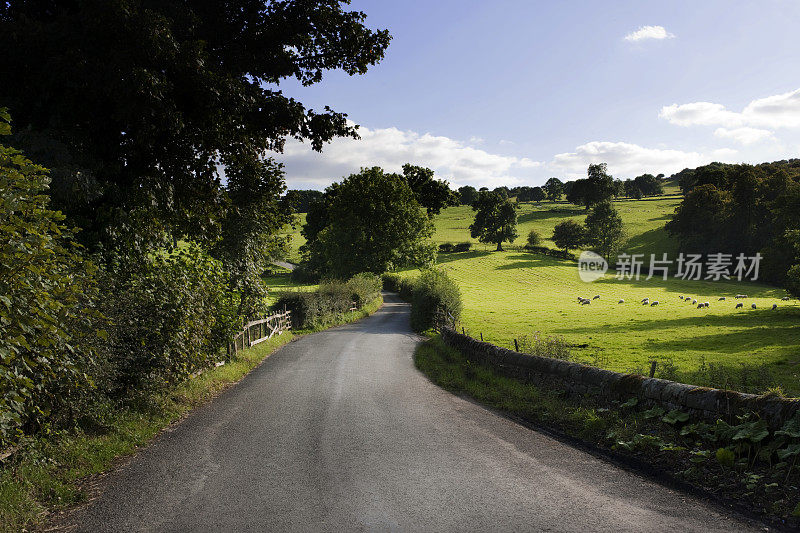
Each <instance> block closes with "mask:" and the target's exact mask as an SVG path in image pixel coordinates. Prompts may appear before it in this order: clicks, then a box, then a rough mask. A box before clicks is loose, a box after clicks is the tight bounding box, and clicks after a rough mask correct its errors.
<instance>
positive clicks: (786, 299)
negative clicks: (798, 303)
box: [781, 296, 789, 302]
mask: <svg viewBox="0 0 800 533" xmlns="http://www.w3.org/2000/svg"><path fill="white" fill-rule="evenodd" d="M781 300H783V301H784V302H788V301H789V297H788V296H784V297H783V298H781Z"/></svg>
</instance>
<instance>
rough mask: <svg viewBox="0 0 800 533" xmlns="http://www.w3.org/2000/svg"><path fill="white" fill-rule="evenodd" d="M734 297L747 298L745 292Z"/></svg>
mask: <svg viewBox="0 0 800 533" xmlns="http://www.w3.org/2000/svg"><path fill="white" fill-rule="evenodd" d="M734 298H747V295H746V294H737V295H736V296H734Z"/></svg>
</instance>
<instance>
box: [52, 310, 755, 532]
mask: <svg viewBox="0 0 800 533" xmlns="http://www.w3.org/2000/svg"><path fill="white" fill-rule="evenodd" d="M408 315H409V309H408V306H407V304H405V303H402V302H400V301H399V300H398V299H397V298H396V297H395V296H393V295H386V304H385V305H384V306H383V307H382V308H381V309H380V310H379V311H378V312H376V313H375V314H374V315H373V316H371V317H368V318H366V319H364V320H361V321H359V322H357V323H353V324H350V325H347V326H342V327H338V328H334V329H330V330H327V331H324V332H321V333H316V334H313V335H308V336H305V337H302V338H300V339H298V340H297V341H295V342H292V343H290V344H288V345H287V346H285V347H283V348H282V349H280V350H279V351H277V352H276V353H275V354H273V355H272V356H270V357H269V358H268V359H267V360H266V361H265V362H264V363H263V364H262V365H261V366H260V367H258V368H257V369H256V370H254V371H253V372H252V373H251V374H250V375H248V376H247V377H246V378H245V379H244V380H243V381H242V382H241V383H239V384H238V385H236V386H234V387H232V388H230V389H229V390H227V391H226V392H225V393H224V394H222V395H221V396H220V397H218V398H217V399H215V400H214V401H213V402H211V403H209V404H207V405H205V406H203V407H201V408H199V409H197V410H196V411H195V412H194V413H192V414H191V415H190V416H189V417H188V418H187V419H186V420H184V421H183V422H182V423H180V424H177V425H176V426H174V427H173V428H171V429H170V430H168V431H167V432H165V433H163V434H162V435H161V436H160V437H158V438H157V439H156V440H155V442H154V443H153V444H152V445H151V446H149V447H148V448H146V449H144V450H143V451H142V452H140V453H139V454H138V455H137V456H136V457H135V458H134V459H133V460H132V461H131V462H130V463H129V464H128V465H126V466H125V467H123V468H121V469H120V470H119V471H118V472H115V473H112V474H111V475H109V476H108V477H107V478H106V479H105V480H103V481H102V482H101V485H102V488H103V490H102V492H101V495H100V496H99V498H98V499H97V500H95V501H94V502H93V503H92V504H90V505H88V506H86V507H85V508H83V509H80V510H78V511H77V512H75V513H73V514H72V515H71V516H70V517H69V518H68V522H69V523H71V524H72V525H73V526H74V527H76V529H77V530H79V531H91V532H96V531H125V532H128V531H175V532H186V531H332V532H333V531H335V532H343V531H386V530H391V531H581V532H583V531H747V530H752V531H756V530H763V527H759V526H758V525H757V524H752V523H748V522H746V521H743V519H741V518H737V517H736V516H731V515H730V514H727V513H725V512H724V511H720V510H719V509H718V508H716V507H714V506H712V505H711V504H707V503H705V502H703V501H701V500H698V499H696V498H694V497H691V496H687V495H685V494H682V493H680V492H676V491H673V490H670V489H667V488H664V487H663V486H661V485H658V484H656V483H654V482H651V481H649V480H647V479H645V478H642V477H639V476H638V475H636V474H633V473H630V472H627V471H625V470H622V469H620V468H618V467H616V466H613V465H611V464H609V463H606V462H604V461H603V460H601V459H598V458H595V457H594V456H592V455H589V454H587V453H585V452H583V451H580V450H577V449H575V448H572V447H570V446H569V445H567V444H564V443H561V442H559V441H557V440H554V439H553V438H551V437H548V436H546V435H544V434H541V433H538V432H536V431H532V430H530V429H528V428H525V427H523V426H520V425H518V424H516V423H514V422H512V421H510V420H507V419H506V418H503V417H501V416H498V415H496V414H495V413H493V412H491V411H489V410H486V409H483V408H482V407H480V406H477V405H474V404H472V403H470V402H468V401H465V400H463V399H461V398H459V397H456V396H453V395H452V394H450V393H448V392H446V391H444V390H442V389H440V388H438V387H437V386H435V385H433V384H432V383H430V382H429V381H428V380H427V379H426V378H425V376H424V375H422V374H421V373H420V372H419V371H417V370H416V369H415V368H414V365H413V362H412V354H413V352H414V348H415V346H416V345H417V343H418V342H419V338H418V337H417V336H415V335H414V334H413V333H412V332H411V330H410V328H409V316H408ZM67 525H69V524H67Z"/></svg>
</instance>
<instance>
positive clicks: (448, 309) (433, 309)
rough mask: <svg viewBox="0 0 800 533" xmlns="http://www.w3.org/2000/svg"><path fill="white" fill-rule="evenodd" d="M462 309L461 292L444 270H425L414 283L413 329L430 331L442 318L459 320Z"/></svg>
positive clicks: (412, 297) (412, 298)
mask: <svg viewBox="0 0 800 533" xmlns="http://www.w3.org/2000/svg"><path fill="white" fill-rule="evenodd" d="M401 296H403V294H402V292H401ZM461 309H462V303H461V291H460V290H459V288H458V285H457V284H456V282H455V281H453V280H452V279H451V278H450V277H449V276H448V275H447V273H446V272H444V271H443V270H434V269H430V270H425V271H423V272H422V273H421V274H420V276H419V278H417V279H416V281H415V282H414V284H413V295H412V296H411V327H412V328H414V330H416V331H425V330H427V329H430V328H432V327H434V326H436V325H437V324H436V320H437V319H438V318H440V317H447V319H448V320H458V318H459V317H460V316H461ZM451 317H452V318H451Z"/></svg>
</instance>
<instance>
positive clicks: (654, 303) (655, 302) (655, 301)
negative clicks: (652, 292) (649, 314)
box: [650, 300, 658, 307]
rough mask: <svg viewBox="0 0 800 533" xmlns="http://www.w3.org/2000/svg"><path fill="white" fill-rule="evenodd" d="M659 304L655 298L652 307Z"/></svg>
mask: <svg viewBox="0 0 800 533" xmlns="http://www.w3.org/2000/svg"><path fill="white" fill-rule="evenodd" d="M656 305H658V300H654V301H653V303H651V304H650V307H654V306H656Z"/></svg>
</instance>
